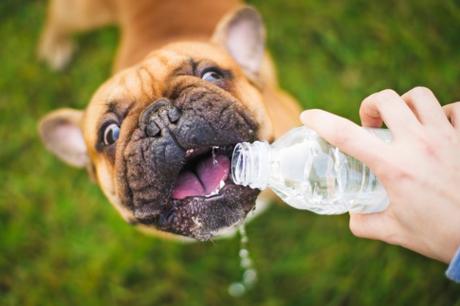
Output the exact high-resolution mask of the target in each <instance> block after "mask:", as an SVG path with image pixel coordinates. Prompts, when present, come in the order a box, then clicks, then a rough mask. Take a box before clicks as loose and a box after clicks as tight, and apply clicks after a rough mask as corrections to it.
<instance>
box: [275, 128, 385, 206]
mask: <svg viewBox="0 0 460 306" xmlns="http://www.w3.org/2000/svg"><path fill="white" fill-rule="evenodd" d="M270 167H271V169H270V173H271V179H270V183H269V185H270V187H271V189H273V191H275V192H276V193H277V194H278V195H279V196H280V197H281V198H282V199H283V200H284V201H285V202H286V203H288V204H290V205H291V206H293V207H295V208H298V209H307V210H310V211H313V212H316V213H319V214H341V213H345V212H347V211H351V212H354V211H359V212H366V209H368V208H369V207H373V208H375V207H376V203H375V201H378V200H379V199H382V200H383V201H386V193H385V190H384V189H383V187H382V186H381V184H379V183H378V180H377V178H376V177H375V176H374V175H373V174H372V173H371V172H370V170H369V168H368V167H367V166H365V165H364V164H363V163H361V162H359V161H357V160H356V159H354V158H353V157H351V156H348V155H346V154H343V153H342V152H340V151H339V150H338V149H337V148H335V147H333V146H331V145H330V144H328V143H327V142H326V141H324V140H322V139H321V138H320V137H319V136H317V135H312V134H310V135H308V136H306V135H305V134H304V133H292V134H291V135H287V136H286V137H285V138H284V139H282V141H280V142H279V143H276V145H275V146H273V151H272V161H271V165H270ZM386 204H387V203H382V205H383V206H384V205H386ZM377 206H378V205H377Z"/></svg>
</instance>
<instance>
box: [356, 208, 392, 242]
mask: <svg viewBox="0 0 460 306" xmlns="http://www.w3.org/2000/svg"><path fill="white" fill-rule="evenodd" d="M349 226H350V230H351V232H352V233H353V235H355V236H356V237H359V238H367V239H374V240H381V241H384V242H386V243H390V244H399V242H400V241H401V239H400V238H401V237H400V235H398V232H397V231H396V223H395V222H394V221H393V220H392V219H391V218H390V217H389V215H388V213H387V211H384V212H380V213H374V214H350V224H349Z"/></svg>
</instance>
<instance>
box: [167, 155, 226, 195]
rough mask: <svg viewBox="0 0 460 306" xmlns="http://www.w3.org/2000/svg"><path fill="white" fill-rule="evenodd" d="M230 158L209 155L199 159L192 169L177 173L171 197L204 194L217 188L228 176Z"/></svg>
mask: <svg viewBox="0 0 460 306" xmlns="http://www.w3.org/2000/svg"><path fill="white" fill-rule="evenodd" d="M229 171H230V160H229V159H228V157H226V156H225V155H216V156H214V157H212V156H210V157H208V158H206V159H203V160H202V161H200V162H199V163H198V165H197V167H196V169H195V172H196V174H195V173H193V172H192V171H184V172H182V173H180V174H179V177H178V178H177V182H176V186H175V187H174V189H173V191H172V197H173V199H178V200H181V199H184V198H186V197H193V196H205V195H209V194H211V193H213V192H214V191H216V190H217V189H218V188H219V185H220V182H221V181H225V180H226V179H227V178H228V174H229Z"/></svg>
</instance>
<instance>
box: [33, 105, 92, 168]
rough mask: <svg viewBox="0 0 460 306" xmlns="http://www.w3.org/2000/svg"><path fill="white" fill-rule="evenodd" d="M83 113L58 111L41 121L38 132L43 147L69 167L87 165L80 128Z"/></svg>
mask: <svg viewBox="0 0 460 306" xmlns="http://www.w3.org/2000/svg"><path fill="white" fill-rule="evenodd" d="M82 117H83V112H82V111H79V110H74V109H68V108H67V109H59V110H56V111H53V112H51V113H49V114H47V115H46V116H45V117H43V119H41V121H40V124H39V127H38V131H39V134H40V137H41V139H42V141H43V143H44V144H45V147H46V148H47V149H48V150H49V151H51V152H52V153H54V154H55V155H56V156H57V157H59V158H60V159H61V160H63V161H64V162H66V163H68V164H69V165H71V166H75V167H78V168H83V167H85V166H86V165H88V161H89V159H88V154H87V151H86V145H85V141H84V139H83V133H82V130H81V128H80V123H81V119H82Z"/></svg>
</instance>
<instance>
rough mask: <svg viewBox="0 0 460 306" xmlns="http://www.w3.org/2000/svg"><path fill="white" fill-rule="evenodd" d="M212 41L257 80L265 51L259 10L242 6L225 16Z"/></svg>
mask: <svg viewBox="0 0 460 306" xmlns="http://www.w3.org/2000/svg"><path fill="white" fill-rule="evenodd" d="M212 41H213V42H215V43H218V44H220V45H221V46H223V47H224V48H225V49H227V51H228V52H229V53H230V54H231V56H232V57H233V58H234V59H235V60H236V62H237V63H238V64H239V65H240V66H241V67H242V68H243V70H244V72H245V73H246V74H247V75H248V76H249V77H250V78H257V75H258V73H259V71H260V69H261V65H262V60H263V57H264V49H265V26H264V24H263V21H262V17H261V16H260V14H259V13H258V12H257V10H256V9H255V8H253V7H250V6H241V7H239V8H237V9H236V10H234V11H232V12H230V13H228V14H227V15H225V16H224V17H223V18H222V19H221V21H220V22H219V23H218V25H217V27H216V30H215V31H214V34H213V37H212Z"/></svg>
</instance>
